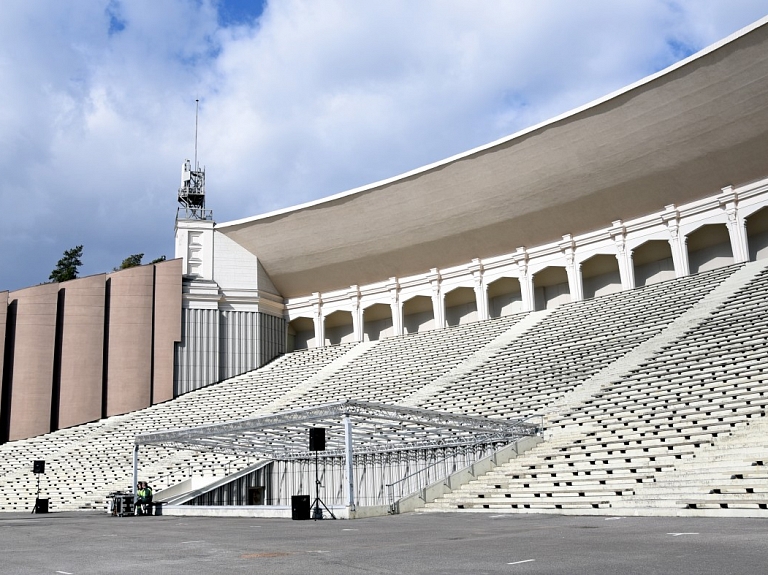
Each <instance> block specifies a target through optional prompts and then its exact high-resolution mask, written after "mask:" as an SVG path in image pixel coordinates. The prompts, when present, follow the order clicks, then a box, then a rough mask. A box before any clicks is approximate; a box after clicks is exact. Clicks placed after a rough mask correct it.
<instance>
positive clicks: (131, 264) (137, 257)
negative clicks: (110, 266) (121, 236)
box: [112, 254, 144, 272]
mask: <svg viewBox="0 0 768 575" xmlns="http://www.w3.org/2000/svg"><path fill="white" fill-rule="evenodd" d="M143 257H144V254H133V255H132V256H128V257H127V258H125V259H124V260H123V263H121V264H120V267H119V268H115V269H114V270H112V271H116V272H119V271H120V270H127V269H128V268H135V267H138V266H140V265H141V258H143Z"/></svg>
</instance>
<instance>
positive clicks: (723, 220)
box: [288, 187, 765, 347]
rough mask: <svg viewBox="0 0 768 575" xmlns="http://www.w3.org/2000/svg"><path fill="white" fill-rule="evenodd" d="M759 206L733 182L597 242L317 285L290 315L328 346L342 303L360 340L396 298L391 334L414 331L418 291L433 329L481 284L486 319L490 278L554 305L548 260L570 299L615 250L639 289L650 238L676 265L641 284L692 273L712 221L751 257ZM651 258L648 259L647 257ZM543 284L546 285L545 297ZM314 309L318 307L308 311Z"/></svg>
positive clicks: (478, 304)
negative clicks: (594, 264) (410, 308)
mask: <svg viewBox="0 0 768 575" xmlns="http://www.w3.org/2000/svg"><path fill="white" fill-rule="evenodd" d="M713 208H714V209H713ZM759 208H760V206H758V208H755V209H753V210H750V211H748V212H745V211H743V210H739V207H738V205H737V194H736V193H734V192H733V189H732V188H730V187H728V188H724V189H723V190H722V193H721V194H720V195H719V196H717V204H716V206H713V207H709V209H708V210H707V211H708V214H707V217H697V218H691V217H690V216H689V215H688V214H687V213H685V212H684V211H683V210H681V209H678V208H676V207H675V206H667V207H666V208H665V209H664V211H663V212H660V213H658V214H656V217H655V218H654V221H653V223H652V225H647V224H646V225H642V226H641V225H637V224H636V223H634V222H628V223H623V222H621V221H615V222H613V224H612V226H611V227H610V228H607V229H605V230H601V231H600V232H597V233H596V234H593V235H597V234H599V235H600V239H599V240H598V241H594V239H593V240H592V241H591V245H590V241H589V239H590V238H587V241H585V239H584V238H583V237H582V238H574V237H572V236H570V235H565V236H563V238H562V240H561V241H559V242H556V243H554V244H551V245H548V246H544V247H542V248H537V249H532V250H528V249H526V248H518V249H517V250H516V251H515V252H513V253H512V254H508V255H506V256H502V257H499V258H488V259H485V260H480V259H474V260H472V261H471V262H470V263H469V264H466V265H464V266H458V267H457V268H452V269H449V270H438V269H432V270H430V271H429V272H428V273H426V274H423V275H421V276H419V277H416V278H405V279H401V278H394V277H393V278H390V279H389V280H388V281H387V282H383V283H382V284H377V285H376V286H364V287H362V288H361V287H360V286H351V287H350V288H349V289H348V290H345V291H343V292H334V293H332V294H320V293H313V294H312V295H311V296H310V297H308V298H305V300H304V302H302V303H303V305H296V306H293V309H291V307H292V306H290V305H289V306H288V310H289V313H288V315H289V319H290V320H293V319H296V318H298V317H303V318H308V319H311V320H312V322H313V326H314V333H313V336H314V337H313V338H312V339H313V341H314V347H321V346H323V345H325V344H326V343H328V342H329V339H328V337H327V335H328V333H327V332H328V330H327V329H326V320H327V318H328V316H329V315H331V314H333V313H334V312H339V311H341V312H346V313H349V314H350V315H351V333H348V334H347V335H346V337H345V339H344V341H356V342H360V341H364V340H365V339H366V334H365V328H366V326H365V310H366V309H369V308H370V307H371V306H373V305H376V304H384V305H387V306H389V310H390V313H391V326H390V327H389V328H388V333H387V335H404V334H405V333H407V332H408V331H409V330H408V329H407V328H406V324H407V321H406V319H407V318H406V316H405V315H404V306H405V304H406V302H408V301H411V300H412V299H413V298H415V297H428V298H430V300H431V304H432V305H431V307H432V321H433V324H432V325H431V326H430V327H429V329H432V328H441V327H446V326H447V325H449V323H450V322H449V321H448V315H449V313H448V312H449V309H450V308H448V307H447V306H446V296H447V295H448V294H449V293H451V292H452V291H454V290H456V289H465V290H473V291H474V302H473V303H474V310H473V311H471V313H470V314H469V315H471V316H472V317H471V320H470V321H482V320H487V319H490V318H491V317H492V316H495V315H499V314H498V313H497V314H495V315H494V314H493V313H492V308H493V306H492V301H491V298H490V297H489V286H490V285H491V284H493V283H494V282H496V281H498V280H500V279H505V278H506V279H512V280H517V282H519V293H514V296H515V298H516V300H518V302H517V303H516V305H515V307H516V310H515V311H520V312H528V311H534V310H536V309H542V308H543V307H549V304H550V303H552V302H550V301H548V300H547V299H546V296H545V295H542V293H543V289H540V288H544V287H546V286H542V285H539V283H537V281H536V280H537V276H538V275H539V274H540V273H541V272H542V271H544V270H546V269H548V268H550V269H551V268H555V269H557V268H559V269H564V270H565V274H564V276H565V278H567V281H566V282H563V284H562V285H561V286H560V287H561V288H562V290H561V291H562V293H563V294H564V290H565V288H566V285H567V292H568V296H567V299H565V300H564V299H563V297H564V296H561V298H560V300H558V302H555V303H559V302H560V301H580V300H582V299H584V297H585V295H584V293H585V290H584V277H583V275H582V267H583V265H584V264H585V263H586V262H587V261H589V260H590V259H592V258H594V257H595V256H603V257H605V256H613V257H615V258H616V266H615V268H614V270H615V271H618V278H619V279H620V284H621V285H620V287H619V286H618V285H617V286H615V290H614V291H618V290H619V289H621V290H628V289H633V288H635V287H638V281H637V279H636V270H637V269H639V267H638V266H639V264H638V263H637V262H636V261H635V259H634V254H635V253H636V252H637V251H638V250H639V249H641V248H643V246H646V245H647V244H649V242H656V243H657V246H655V247H656V249H657V250H658V249H659V247H661V248H662V249H663V251H665V252H666V253H668V254H669V256H668V257H667V258H666V260H667V262H668V261H669V259H671V268H672V269H670V270H668V271H667V272H665V274H666V275H664V274H657V278H656V279H653V278H652V279H651V280H650V281H649V280H648V279H647V278H646V277H641V278H639V285H645V283H653V282H654V281H661V280H663V279H667V278H671V277H683V276H686V275H689V274H690V273H691V269H690V258H689V248H688V245H687V240H688V237H689V236H690V235H691V234H693V233H694V232H696V231H697V230H700V229H701V228H702V227H703V226H707V225H709V226H712V225H724V226H725V227H726V228H727V232H728V238H729V243H730V252H731V255H732V257H731V258H730V260H731V262H732V263H739V262H745V261H748V260H749V254H750V251H749V238H748V234H747V228H746V217H747V215H749V214H752V213H754V212H755V211H757V209H759ZM763 209H765V208H763ZM701 213H702V210H699V211H698V212H697V214H698V215H699V216H701ZM667 250H668V251H667ZM644 263H645V264H647V262H644ZM651 263H653V262H651ZM667 265H669V264H667ZM615 271H614V272H613V274H614V275H615ZM694 271H696V270H694ZM558 274H561V275H562V272H556V273H555V274H550V275H554V276H557V275H558ZM543 275H545V274H542V276H543ZM658 278H660V279H658ZM537 289H539V295H538V297H537ZM606 289H607V288H606ZM542 301H543V302H544V303H543V305H542ZM289 304H290V302H289ZM310 309H311V313H307V312H309V311H310ZM503 315H506V313H505V314H503ZM462 323H463V322H462ZM347 325H348V324H347ZM307 339H308V340H309V339H310V338H307ZM372 339H375V338H372Z"/></svg>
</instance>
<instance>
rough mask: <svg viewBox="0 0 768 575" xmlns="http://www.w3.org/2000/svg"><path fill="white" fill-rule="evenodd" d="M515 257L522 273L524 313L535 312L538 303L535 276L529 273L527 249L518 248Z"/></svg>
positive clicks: (521, 285) (521, 291)
mask: <svg viewBox="0 0 768 575" xmlns="http://www.w3.org/2000/svg"><path fill="white" fill-rule="evenodd" d="M513 257H514V260H515V263H516V264H517V268H518V270H519V272H520V275H519V279H520V296H521V297H522V298H523V311H534V310H535V309H536V301H535V299H534V293H533V276H532V275H531V274H529V273H528V253H527V252H526V250H525V248H517V251H516V252H515V255H514V256H513Z"/></svg>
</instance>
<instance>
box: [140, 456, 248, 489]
mask: <svg viewBox="0 0 768 575" xmlns="http://www.w3.org/2000/svg"><path fill="white" fill-rule="evenodd" d="M251 459H253V458H252V457H251V456H250V455H247V456H245V457H239V458H237V459H233V460H232V461H228V462H227V463H225V464H220V465H206V464H204V463H203V462H197V465H193V464H192V463H187V465H186V466H184V467H180V468H177V469H175V470H173V471H171V472H170V473H166V474H164V475H158V476H156V477H153V478H152V482H153V483H154V484H155V486H154V487H155V490H157V489H158V488H159V487H160V484H161V483H162V485H163V487H162V488H163V489H167V488H169V487H171V486H172V485H173V484H174V483H180V482H181V481H184V480H185V479H189V478H191V477H193V475H195V474H196V473H199V474H200V475H203V476H204V475H208V473H205V472H206V471H209V472H211V473H210V475H211V476H212V477H218V474H217V473H215V472H216V471H218V470H221V471H223V473H224V475H223V476H224V477H226V476H227V475H230V474H231V473H234V472H236V471H238V470H239V469H241V468H244V467H248V466H249V465H250V461H251ZM241 462H245V465H244V466H241V465H237V468H236V469H235V470H234V471H233V469H232V467H233V466H235V465H236V464H238V463H241Z"/></svg>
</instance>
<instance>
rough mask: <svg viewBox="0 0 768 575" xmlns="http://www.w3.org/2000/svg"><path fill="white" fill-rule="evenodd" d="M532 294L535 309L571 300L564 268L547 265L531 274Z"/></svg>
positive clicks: (547, 307)
mask: <svg viewBox="0 0 768 575" xmlns="http://www.w3.org/2000/svg"><path fill="white" fill-rule="evenodd" d="M533 296H534V303H535V309H536V311H539V310H543V309H551V308H553V307H555V306H558V305H560V304H563V303H568V302H569V301H571V292H570V289H569V288H568V273H567V272H566V271H565V268H564V267H561V266H549V267H546V268H544V269H543V270H541V271H538V272H536V273H535V274H534V275H533Z"/></svg>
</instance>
